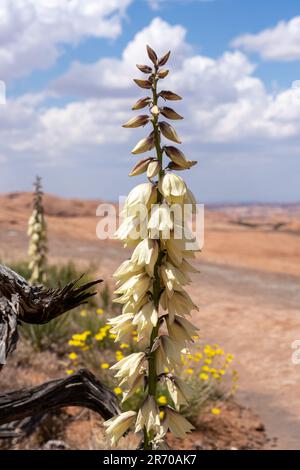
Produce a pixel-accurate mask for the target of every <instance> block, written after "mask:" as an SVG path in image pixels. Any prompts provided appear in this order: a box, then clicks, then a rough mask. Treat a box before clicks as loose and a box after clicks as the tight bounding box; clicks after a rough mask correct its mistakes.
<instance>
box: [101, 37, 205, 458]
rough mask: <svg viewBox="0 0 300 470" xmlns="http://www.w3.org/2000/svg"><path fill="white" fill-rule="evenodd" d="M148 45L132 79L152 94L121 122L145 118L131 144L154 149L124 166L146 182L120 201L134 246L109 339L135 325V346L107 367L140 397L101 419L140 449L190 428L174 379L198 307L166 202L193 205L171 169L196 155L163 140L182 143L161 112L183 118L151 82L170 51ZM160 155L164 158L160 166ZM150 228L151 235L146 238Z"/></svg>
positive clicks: (122, 232)
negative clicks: (167, 401)
mask: <svg viewBox="0 0 300 470" xmlns="http://www.w3.org/2000/svg"><path fill="white" fill-rule="evenodd" d="M147 52H148V56H149V58H150V60H151V62H152V65H151V66H149V65H137V68H138V69H139V70H140V71H141V72H143V73H144V74H146V75H148V77H147V78H146V79H136V80H134V81H135V83H136V84H137V85H138V86H139V87H140V88H143V89H146V90H149V91H151V96H146V97H143V98H140V99H139V100H138V101H137V102H136V103H135V104H134V105H133V107H132V109H133V110H140V109H144V108H148V113H147V114H146V113H145V114H141V115H139V116H136V117H134V118H132V119H130V120H129V121H128V122H126V123H125V124H124V125H123V127H125V128H136V127H140V126H146V125H150V126H151V131H150V133H149V134H148V135H147V136H146V137H145V138H143V139H142V140H140V141H139V142H138V143H137V144H136V146H135V147H134V148H133V150H132V153H133V154H134V155H135V154H141V153H144V152H148V151H149V152H153V154H152V153H151V154H149V155H148V156H146V157H145V158H143V159H141V160H139V161H138V162H137V163H136V164H135V165H134V167H133V169H132V170H131V172H130V176H135V175H140V174H142V173H145V174H146V176H147V179H148V181H147V182H145V183H142V184H139V185H138V186H136V187H135V188H134V189H132V191H131V192H130V193H129V195H128V197H127V199H126V201H125V205H124V209H123V215H124V216H125V218H124V221H123V222H122V223H121V225H120V227H119V229H118V231H117V234H116V235H117V237H118V238H119V239H120V240H121V241H123V243H124V245H125V246H127V247H132V248H133V253H132V256H131V258H130V259H129V260H126V261H124V262H123V263H122V264H121V266H120V267H119V268H118V269H117V271H116V272H115V273H114V277H115V279H116V280H117V290H116V292H115V293H116V294H117V295H118V298H117V299H116V302H118V303H120V304H121V305H122V315H119V316H117V317H114V318H112V319H111V320H110V324H111V326H112V329H111V331H112V333H114V334H115V335H116V341H120V340H122V341H124V340H126V339H128V336H129V335H130V334H131V333H132V331H133V330H136V331H137V340H138V344H139V345H140V351H139V352H135V353H133V354H130V355H129V356H127V357H125V358H124V359H121V361H119V362H117V363H116V364H115V365H113V366H112V369H113V370H114V371H115V372H116V375H115V377H116V378H118V379H119V381H120V386H121V387H122V389H123V391H124V393H123V401H125V400H127V399H128V398H129V397H131V396H132V395H133V394H134V393H135V392H136V391H137V390H138V389H143V390H144V401H143V404H142V405H141V407H140V409H139V411H138V412H135V411H126V412H125V413H122V414H121V415H119V416H117V417H116V418H113V419H111V420H109V421H107V422H106V423H105V426H106V432H107V435H108V436H109V437H110V439H111V442H112V444H116V443H117V441H118V439H119V438H120V437H121V436H122V435H124V433H126V431H127V430H128V429H129V428H132V429H134V430H135V432H142V437H143V446H144V449H165V448H167V443H166V434H167V432H168V431H171V432H172V433H173V434H174V435H175V436H176V437H183V436H184V435H185V433H186V432H189V431H191V430H192V429H193V426H192V425H191V424H190V423H189V422H188V421H187V420H186V419H185V418H184V417H183V416H182V415H181V414H180V407H181V405H183V404H187V400H188V397H189V393H190V391H189V388H188V386H187V384H186V383H184V382H183V381H182V380H181V379H179V377H178V375H179V374H178V372H179V369H180V367H181V358H182V355H184V354H187V353H188V351H189V349H188V348H189V345H190V343H191V342H192V341H193V339H195V338H196V337H197V328H196V327H195V326H194V325H193V324H192V323H191V322H190V321H189V320H187V318H186V316H188V315H190V313H191V311H192V310H194V309H198V308H197V306H196V305H195V304H194V303H193V301H192V299H191V298H190V296H189V294H188V293H187V292H186V291H185V289H184V288H185V286H187V285H188V284H190V282H191V279H190V273H193V272H196V269H195V268H194V267H193V266H192V265H191V264H190V262H189V261H190V259H191V258H194V257H195V253H194V251H196V248H195V250H193V251H191V250H188V249H187V244H186V241H187V240H186V239H185V238H184V237H183V238H181V239H178V238H175V236H174V232H175V221H174V218H173V217H172V215H170V211H169V210H167V209H169V207H170V206H171V205H172V204H179V205H180V207H182V208H184V206H185V205H186V204H189V205H192V207H195V206H196V201H195V198H194V196H193V194H192V192H191V191H190V190H189V189H188V188H187V185H186V183H185V182H184V181H183V179H182V178H181V176H179V175H177V174H175V173H173V172H172V170H187V169H190V168H191V167H193V166H194V165H195V164H196V162H195V161H192V160H188V159H187V158H186V157H185V155H184V154H183V152H182V151H181V150H179V149H178V148H177V147H175V146H173V145H169V144H168V142H166V143H162V139H167V141H172V142H174V143H176V144H180V143H181V139H180V137H179V135H178V134H177V132H176V130H175V129H174V127H173V126H172V125H171V124H170V123H169V122H167V121H165V120H164V119H165V118H166V119H168V120H176V121H177V120H181V119H183V118H182V116H180V115H179V114H178V113H177V112H176V111H174V110H173V109H172V108H170V107H168V106H164V105H162V102H163V101H177V100H180V99H181V97H180V96H179V95H177V94H176V93H174V92H172V91H169V90H162V91H158V89H157V85H158V82H159V81H160V80H162V79H164V78H165V77H166V76H167V75H168V73H169V71H168V70H167V69H165V68H163V67H164V66H165V64H166V63H167V61H168V59H169V56H170V52H168V53H167V54H165V55H164V56H163V57H161V58H160V59H159V58H158V57H157V54H156V53H155V52H154V51H153V49H151V48H150V47H149V46H147ZM161 118H162V119H161ZM164 156H165V157H167V159H168V160H167V164H166V166H164V161H163V160H164ZM153 206H155V210H154V211H152V208H153ZM141 207H143V208H146V211H147V215H149V216H148V217H144V218H143V217H142V218H141V216H140V213H141V211H140V209H141ZM151 211H152V213H151ZM183 223H184V221H183ZM138 225H139V226H141V225H145V226H144V227H142V228H143V229H141V230H140V233H143V234H145V237H143V238H139V239H136V237H133V236H132V235H133V233H134V232H135V230H136V228H137V226H138ZM166 227H167V228H168V229H169V233H170V236H169V237H168V238H167V239H166V238H165V237H163V236H162V233H163V232H164V230H165V228H166ZM182 228H183V227H182ZM154 232H155V233H156V235H157V234H158V236H156V237H153V238H152V234H153V233H154ZM182 233H184V230H183V231H182ZM158 383H161V384H164V386H165V387H166V388H167V390H168V392H169V395H170V397H171V399H172V402H173V404H172V406H171V405H167V406H160V405H159V403H158V401H157V385H158Z"/></svg>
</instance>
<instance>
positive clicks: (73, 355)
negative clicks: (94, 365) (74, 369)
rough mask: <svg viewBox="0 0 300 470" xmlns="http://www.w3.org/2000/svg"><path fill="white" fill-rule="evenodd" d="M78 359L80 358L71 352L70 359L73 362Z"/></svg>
mask: <svg viewBox="0 0 300 470" xmlns="http://www.w3.org/2000/svg"><path fill="white" fill-rule="evenodd" d="M77 358H78V355H77V354H76V353H74V352H71V353H70V354H69V359H71V361H75V359H77Z"/></svg>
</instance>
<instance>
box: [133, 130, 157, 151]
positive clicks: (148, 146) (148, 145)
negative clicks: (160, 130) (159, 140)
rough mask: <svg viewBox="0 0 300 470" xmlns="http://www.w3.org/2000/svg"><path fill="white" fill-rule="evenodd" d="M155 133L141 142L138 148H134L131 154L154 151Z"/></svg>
mask: <svg viewBox="0 0 300 470" xmlns="http://www.w3.org/2000/svg"><path fill="white" fill-rule="evenodd" d="M154 144H155V142H154V133H153V132H151V134H150V135H148V137H145V138H144V139H142V140H140V141H139V142H138V143H137V144H136V146H135V147H134V149H133V150H131V153H133V154H137V153H143V152H147V151H148V150H152V149H153V147H154Z"/></svg>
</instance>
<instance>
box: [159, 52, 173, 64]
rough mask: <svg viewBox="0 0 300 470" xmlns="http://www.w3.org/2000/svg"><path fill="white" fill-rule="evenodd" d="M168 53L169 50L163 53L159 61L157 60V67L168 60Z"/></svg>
mask: <svg viewBox="0 0 300 470" xmlns="http://www.w3.org/2000/svg"><path fill="white" fill-rule="evenodd" d="M170 54H171V51H169V52H167V53H166V54H165V55H163V56H162V57H161V58H160V59H159V61H158V65H159V67H162V66H163V65H165V64H166V63H167V62H168V60H169V57H170Z"/></svg>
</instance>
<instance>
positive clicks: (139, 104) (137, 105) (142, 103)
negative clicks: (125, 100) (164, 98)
mask: <svg viewBox="0 0 300 470" xmlns="http://www.w3.org/2000/svg"><path fill="white" fill-rule="evenodd" d="M151 101H152V100H151V98H149V96H146V97H145V98H140V99H139V100H137V102H136V103H134V105H133V106H132V108H131V109H132V110H133V111H136V110H137V109H142V108H145V107H146V106H147V105H148V104H150V103H151Z"/></svg>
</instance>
